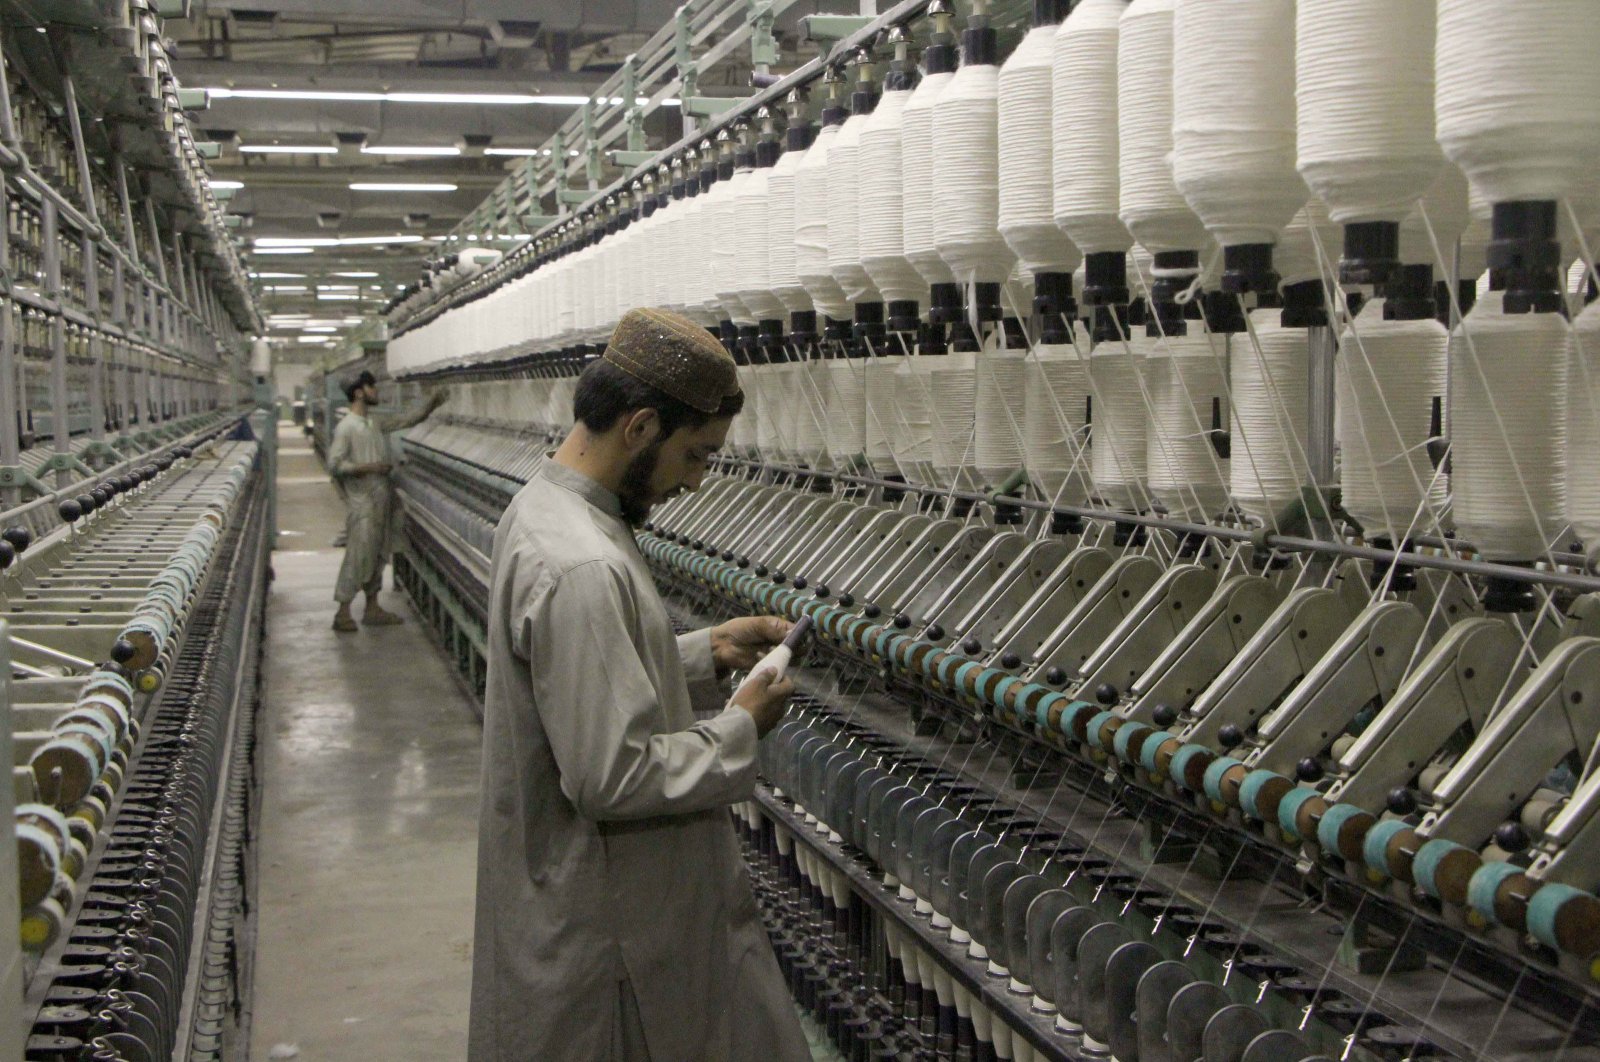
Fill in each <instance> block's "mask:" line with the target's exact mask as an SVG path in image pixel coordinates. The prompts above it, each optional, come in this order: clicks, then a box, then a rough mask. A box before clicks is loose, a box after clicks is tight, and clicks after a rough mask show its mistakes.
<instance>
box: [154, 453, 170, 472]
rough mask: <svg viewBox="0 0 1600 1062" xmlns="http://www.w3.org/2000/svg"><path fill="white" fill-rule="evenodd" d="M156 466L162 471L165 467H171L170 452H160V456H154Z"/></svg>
mask: <svg viewBox="0 0 1600 1062" xmlns="http://www.w3.org/2000/svg"><path fill="white" fill-rule="evenodd" d="M156 467H157V468H159V469H160V470H161V471H163V472H165V471H166V470H167V469H169V468H171V467H172V455H171V454H162V455H161V456H160V457H158V458H156Z"/></svg>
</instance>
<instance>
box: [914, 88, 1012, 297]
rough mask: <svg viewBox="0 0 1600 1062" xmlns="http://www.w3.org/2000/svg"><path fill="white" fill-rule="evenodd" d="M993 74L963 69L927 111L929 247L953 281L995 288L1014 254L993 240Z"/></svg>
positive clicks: (996, 216) (996, 200) (996, 231)
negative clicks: (930, 205) (930, 138)
mask: <svg viewBox="0 0 1600 1062" xmlns="http://www.w3.org/2000/svg"><path fill="white" fill-rule="evenodd" d="M999 149H1000V70H999V68H998V67H995V66H990V65H988V64H982V63H968V64H964V65H963V66H962V67H961V69H959V70H957V71H956V75H955V77H954V78H952V79H951V81H950V84H949V85H947V86H946V87H945V90H944V92H942V93H940V95H939V99H938V102H937V103H935V104H934V108H933V209H934V213H933V240H934V246H935V247H936V248H937V249H938V251H939V257H941V258H943V259H944V260H945V264H946V265H948V266H949V267H950V272H951V274H952V275H954V276H955V278H956V280H958V281H959V282H960V283H963V284H971V283H980V284H985V283H987V284H998V283H1001V282H1002V281H1004V280H1005V279H1006V277H1007V276H1008V275H1010V273H1011V267H1012V265H1013V264H1014V263H1015V262H1016V258H1017V256H1016V254H1015V253H1014V252H1013V251H1012V250H1011V248H1010V247H1008V246H1007V245H1006V241H1005V240H1004V239H1003V238H1002V237H1001V235H1000V228H999V226H1000V170H999V165H1000V164H999Z"/></svg>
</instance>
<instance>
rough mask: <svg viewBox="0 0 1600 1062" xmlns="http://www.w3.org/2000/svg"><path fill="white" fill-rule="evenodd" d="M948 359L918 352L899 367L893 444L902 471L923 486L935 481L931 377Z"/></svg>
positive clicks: (912, 480) (890, 443) (896, 382)
mask: <svg viewBox="0 0 1600 1062" xmlns="http://www.w3.org/2000/svg"><path fill="white" fill-rule="evenodd" d="M944 358H945V355H925V354H915V355H911V356H909V357H906V358H905V359H904V360H903V361H902V363H901V364H900V365H899V366H897V367H896V369H895V391H894V429H893V432H892V433H891V434H890V436H889V447H890V449H891V450H892V451H893V453H894V460H895V464H896V466H897V467H898V468H899V469H900V471H901V474H902V475H904V476H905V477H906V479H907V480H909V481H910V482H912V483H915V484H918V485H920V486H931V485H933V484H934V483H935V479H934V473H933V396H932V392H931V386H930V377H931V375H932V372H933V369H934V368H935V367H936V366H937V365H938V364H939V363H940V362H942V361H944Z"/></svg>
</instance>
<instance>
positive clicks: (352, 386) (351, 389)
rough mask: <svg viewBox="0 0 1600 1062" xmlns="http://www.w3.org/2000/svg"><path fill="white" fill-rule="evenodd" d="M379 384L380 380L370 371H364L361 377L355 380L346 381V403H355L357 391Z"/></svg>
mask: <svg viewBox="0 0 1600 1062" xmlns="http://www.w3.org/2000/svg"><path fill="white" fill-rule="evenodd" d="M377 382H378V378H377V377H376V376H374V375H372V373H371V372H370V371H366V370H363V371H362V373H361V375H360V376H357V377H356V378H355V379H354V380H347V381H345V385H344V400H345V401H346V402H354V401H355V400H356V392H357V391H359V390H361V388H363V387H365V386H367V385H368V384H375V383H377Z"/></svg>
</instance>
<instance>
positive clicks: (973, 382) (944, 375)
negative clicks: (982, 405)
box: [928, 351, 978, 486]
mask: <svg viewBox="0 0 1600 1062" xmlns="http://www.w3.org/2000/svg"><path fill="white" fill-rule="evenodd" d="M977 357H978V356H977V352H976V351H955V352H952V353H949V354H944V355H938V356H934V357H932V358H931V359H930V360H931V361H932V362H933V364H932V365H931V366H930V367H929V370H928V399H929V406H928V413H929V417H928V419H929V421H930V422H931V423H930V428H931V431H932V436H933V448H932V455H931V456H932V465H933V474H934V478H935V481H936V482H937V483H939V484H940V485H941V486H951V485H959V486H965V485H967V483H968V480H969V477H968V475H967V468H968V466H970V465H971V464H972V444H973V427H974V413H975V405H976V400H977V379H976V369H977Z"/></svg>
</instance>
